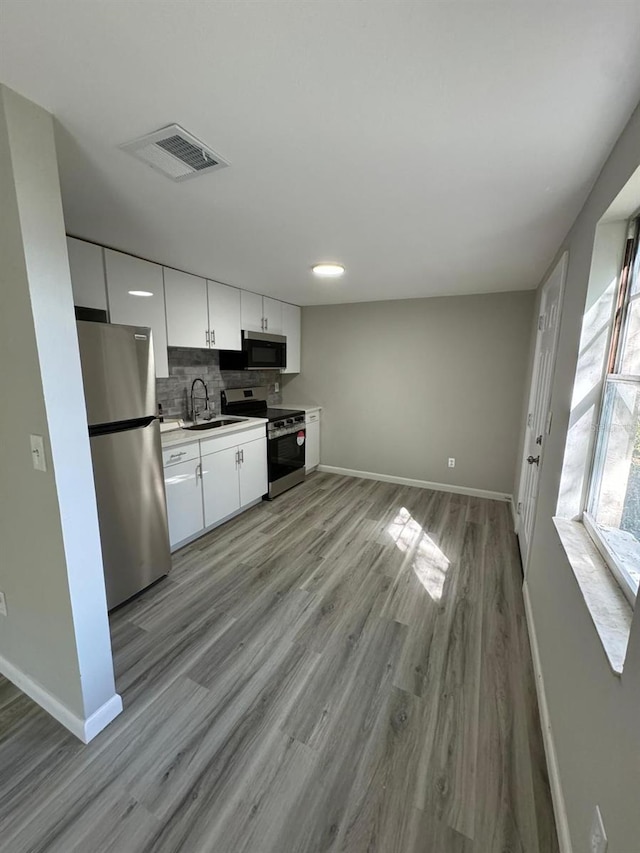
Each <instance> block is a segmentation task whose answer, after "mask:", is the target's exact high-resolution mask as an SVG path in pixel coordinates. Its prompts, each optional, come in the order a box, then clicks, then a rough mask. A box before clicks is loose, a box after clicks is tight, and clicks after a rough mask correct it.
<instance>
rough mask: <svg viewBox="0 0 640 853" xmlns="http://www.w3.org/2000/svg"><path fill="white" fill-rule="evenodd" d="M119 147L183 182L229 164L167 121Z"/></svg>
mask: <svg viewBox="0 0 640 853" xmlns="http://www.w3.org/2000/svg"><path fill="white" fill-rule="evenodd" d="M120 148H122V150H123V151H128V152H129V154H133V156H134V157H137V158H138V159H139V160H142V161H143V162H144V163H146V164H147V165H148V166H151V168H152V169H155V170H156V171H158V172H162V174H163V175H166V176H167V177H168V178H171V179H172V180H173V181H185V180H186V179H187V178H193V177H195V176H196V175H203V174H205V173H206V172H213V170H214V169H223V168H224V167H225V166H228V165H229V163H228V162H227V161H226V160H223V159H222V157H220V155H219V154H216V153H215V151H212V150H211V148H207V146H206V145H203V144H202V142H200V140H199V139H196V137H195V136H192V135H191V134H190V133H187V131H186V130H183V129H182V128H181V127H180V125H177V124H170V125H169V126H168V127H163V128H162V130H156V132H155V133H148V134H147V135H146V136H141V137H140V139H134V140H133V142H125V143H124V144H123V145H121V146H120Z"/></svg>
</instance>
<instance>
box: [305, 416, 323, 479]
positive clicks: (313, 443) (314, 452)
mask: <svg viewBox="0 0 640 853" xmlns="http://www.w3.org/2000/svg"><path fill="white" fill-rule="evenodd" d="M304 425H305V430H306V432H307V441H306V444H305V448H304V468H305V471H313V469H314V468H317V467H318V465H319V464H320V409H313V410H310V411H308V412H307V413H306V415H305V419H304Z"/></svg>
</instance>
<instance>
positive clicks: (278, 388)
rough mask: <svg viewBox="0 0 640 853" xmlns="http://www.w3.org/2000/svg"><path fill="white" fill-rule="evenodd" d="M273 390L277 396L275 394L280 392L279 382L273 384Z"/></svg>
mask: <svg viewBox="0 0 640 853" xmlns="http://www.w3.org/2000/svg"><path fill="white" fill-rule="evenodd" d="M274 390H275V392H276V394H277V393H278V391H279V390H280V383H279V382H276V383H275V389H274Z"/></svg>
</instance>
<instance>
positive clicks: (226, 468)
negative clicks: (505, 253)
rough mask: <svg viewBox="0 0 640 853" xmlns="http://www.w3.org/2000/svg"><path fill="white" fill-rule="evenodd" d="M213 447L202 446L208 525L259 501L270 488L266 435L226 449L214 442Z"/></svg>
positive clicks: (205, 521)
mask: <svg viewBox="0 0 640 853" xmlns="http://www.w3.org/2000/svg"><path fill="white" fill-rule="evenodd" d="M203 444H205V443H204V442H203ZM211 450H213V451H214V452H212V453H209V452H207V450H206V449H205V448H204V447H203V449H202V493H203V496H204V523H205V526H206V527H209V526H210V525H212V524H215V523H216V522H217V521H220V520H221V519H223V518H226V517H227V516H229V515H231V514H232V513H234V512H236V511H237V510H239V509H241V508H242V507H244V506H247V505H248V504H250V503H253V502H254V501H257V500H259V499H260V498H261V497H262V496H263V495H264V494H266V492H267V489H268V488H269V487H268V483H267V439H266V436H264V435H263V436H261V437H260V438H258V439H254V440H253V441H247V442H243V443H242V444H236V445H234V446H231V447H226V448H225V449H224V450H215V443H214V444H213V447H211Z"/></svg>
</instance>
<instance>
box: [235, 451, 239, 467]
mask: <svg viewBox="0 0 640 853" xmlns="http://www.w3.org/2000/svg"><path fill="white" fill-rule="evenodd" d="M239 464H240V451H239V450H236V468H237V467H238V465H239Z"/></svg>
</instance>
